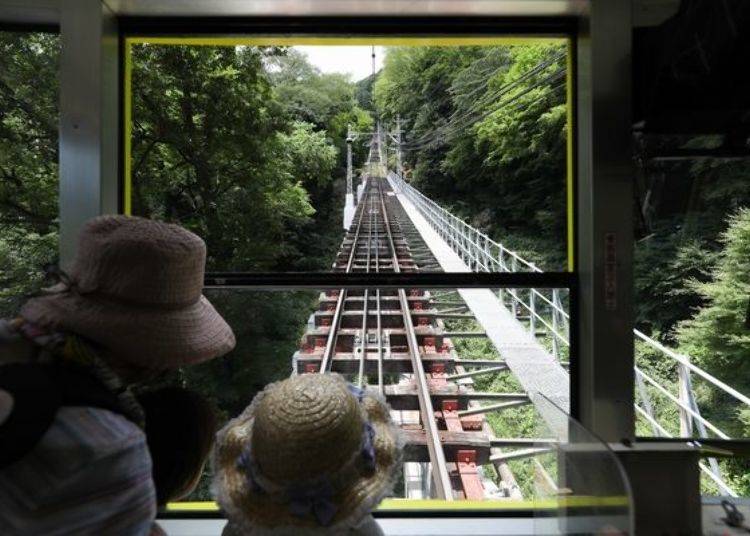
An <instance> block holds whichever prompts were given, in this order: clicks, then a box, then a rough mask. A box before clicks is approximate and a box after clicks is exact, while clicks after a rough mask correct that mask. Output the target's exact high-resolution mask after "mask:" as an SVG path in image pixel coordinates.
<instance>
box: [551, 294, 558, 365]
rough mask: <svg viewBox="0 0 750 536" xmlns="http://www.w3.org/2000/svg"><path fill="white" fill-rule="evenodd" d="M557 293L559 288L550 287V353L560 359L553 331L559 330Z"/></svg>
mask: <svg viewBox="0 0 750 536" xmlns="http://www.w3.org/2000/svg"><path fill="white" fill-rule="evenodd" d="M559 294H560V291H559V290H557V289H556V288H553V289H552V331H554V333H553V334H552V355H553V356H554V358H555V359H556V360H557V361H560V341H558V340H557V335H555V333H559V332H560V331H559V329H558V322H557V315H558V314H560V313H559V312H558V311H557V303H558V302H559V301H560V297H559Z"/></svg>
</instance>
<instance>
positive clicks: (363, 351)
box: [354, 192, 373, 388]
mask: <svg viewBox="0 0 750 536" xmlns="http://www.w3.org/2000/svg"><path fill="white" fill-rule="evenodd" d="M364 195H367V194H366V192H363V197H364ZM360 203H361V201H360ZM365 208H367V213H368V220H367V257H366V258H367V266H366V267H365V273H370V261H371V258H372V220H373V217H372V196H369V195H368V196H367V204H366V205H364V204H363V206H362V209H363V210H364V209H365ZM356 246H357V245H356V244H355V246H354V247H356ZM363 297H364V300H363V302H362V333H361V335H360V344H359V350H360V356H359V374H358V376H357V386H358V387H360V388H361V387H362V385H363V384H364V380H365V363H366V361H367V309H368V306H369V305H370V289H365V290H364V296H363Z"/></svg>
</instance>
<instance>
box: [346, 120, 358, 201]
mask: <svg viewBox="0 0 750 536" xmlns="http://www.w3.org/2000/svg"><path fill="white" fill-rule="evenodd" d="M352 141H353V138H352V126H351V125H348V126H347V129H346V193H347V194H353V193H354V185H353V184H352V182H353V181H352V178H353V171H352ZM355 202H356V201H355Z"/></svg>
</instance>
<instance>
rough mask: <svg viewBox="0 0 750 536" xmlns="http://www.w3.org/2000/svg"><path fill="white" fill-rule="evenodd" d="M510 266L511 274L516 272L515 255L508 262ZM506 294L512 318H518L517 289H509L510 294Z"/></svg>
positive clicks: (516, 260)
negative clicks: (508, 298) (508, 296)
mask: <svg viewBox="0 0 750 536" xmlns="http://www.w3.org/2000/svg"><path fill="white" fill-rule="evenodd" d="M510 266H511V271H512V272H513V273H515V272H517V271H518V257H516V256H515V255H514V256H513V257H512V259H511V261H510ZM508 294H510V310H511V312H512V313H513V318H518V303H517V298H518V289H515V288H514V289H510V292H508Z"/></svg>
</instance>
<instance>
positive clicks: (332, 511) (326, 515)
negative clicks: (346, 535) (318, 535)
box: [288, 481, 338, 527]
mask: <svg viewBox="0 0 750 536" xmlns="http://www.w3.org/2000/svg"><path fill="white" fill-rule="evenodd" d="M288 494H289V511H290V512H291V513H292V515H295V516H297V517H305V516H307V515H309V514H311V515H312V516H313V517H314V518H315V520H316V521H317V522H318V524H319V525H321V526H323V527H327V526H328V525H330V524H331V521H333V518H334V517H335V515H336V512H337V511H338V506H337V505H336V503H334V502H333V488H332V487H331V484H330V482H328V481H324V482H323V483H322V484H321V485H319V486H316V487H311V488H298V489H293V490H290V491H289V492H288Z"/></svg>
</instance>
